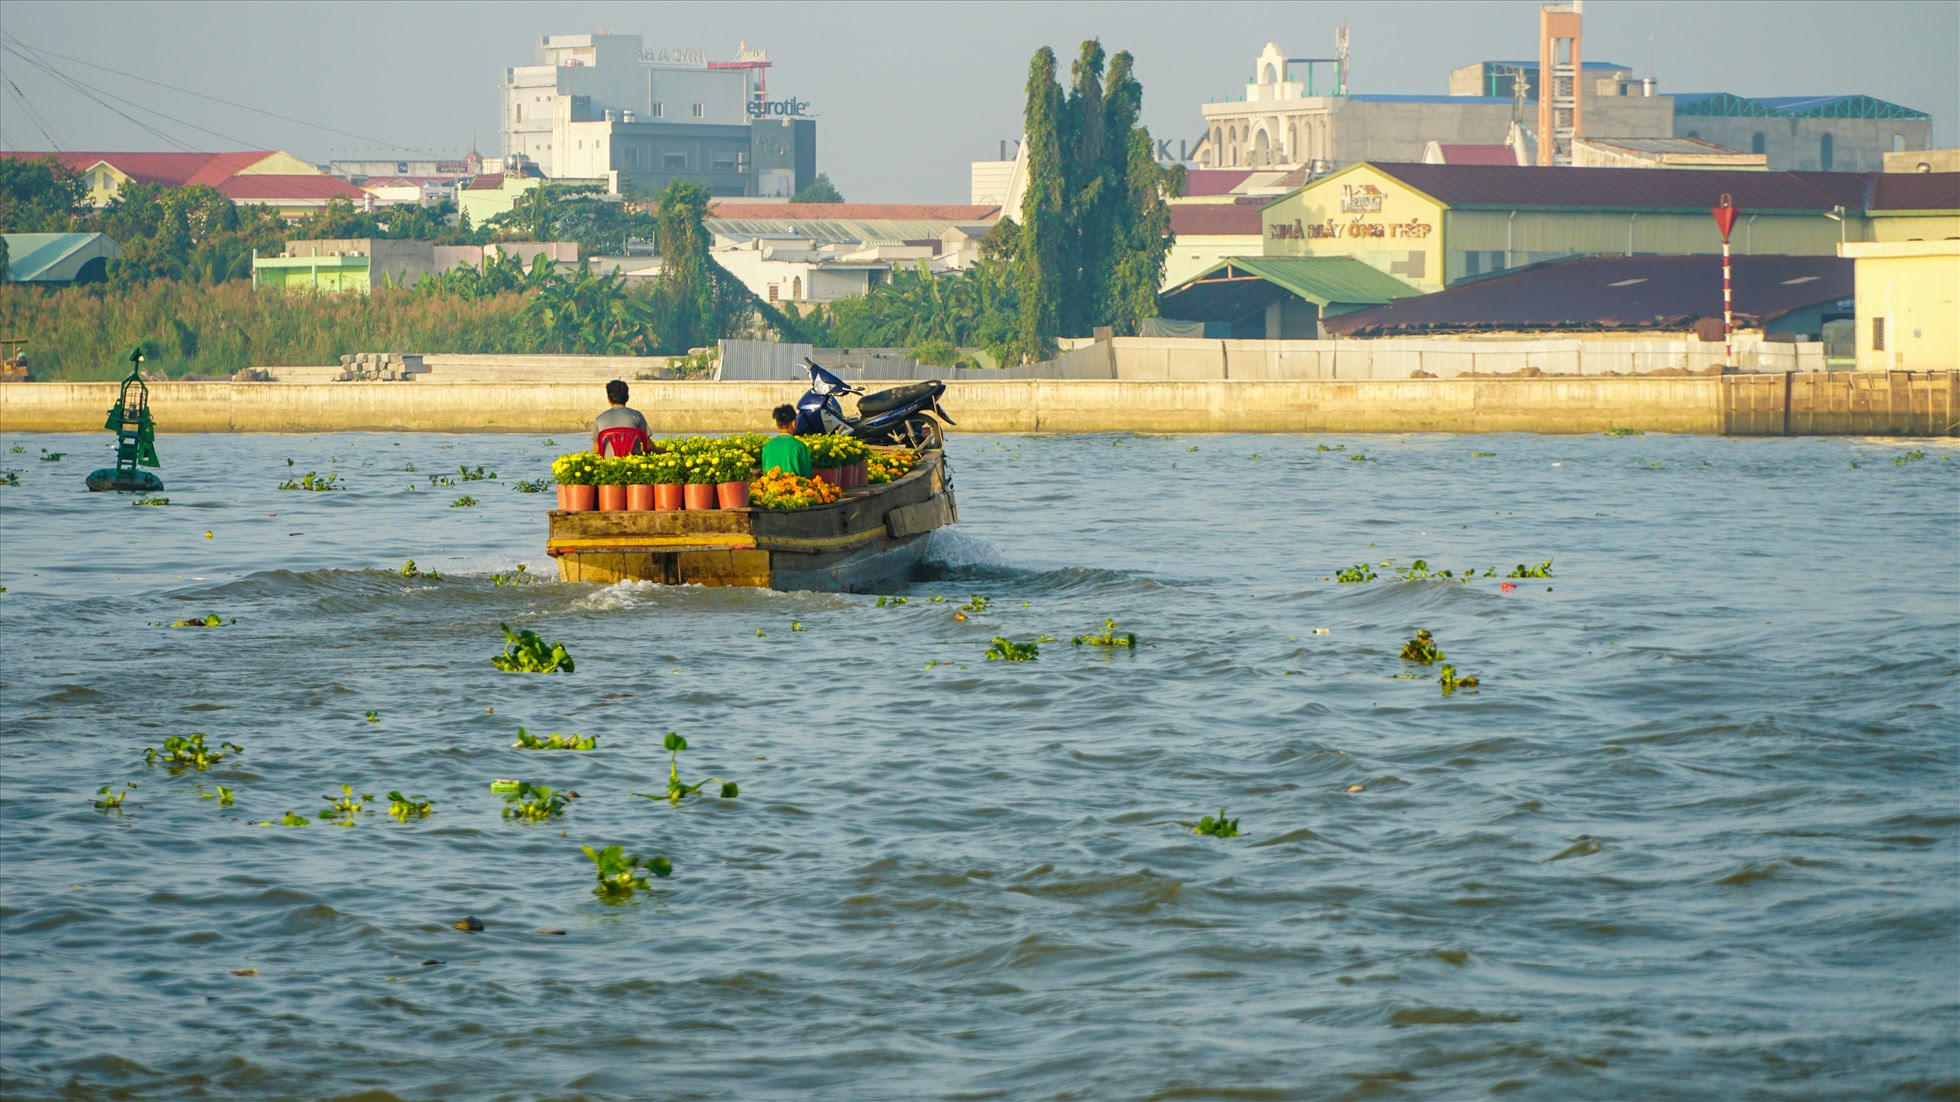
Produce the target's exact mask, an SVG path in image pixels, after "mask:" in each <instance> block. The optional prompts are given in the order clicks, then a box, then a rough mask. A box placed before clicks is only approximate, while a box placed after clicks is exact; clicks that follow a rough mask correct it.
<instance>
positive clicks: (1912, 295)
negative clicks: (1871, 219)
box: [1842, 238, 1960, 371]
mask: <svg viewBox="0 0 1960 1102" xmlns="http://www.w3.org/2000/svg"><path fill="white" fill-rule="evenodd" d="M1842 255H1844V256H1848V257H1850V258H1851V259H1852V260H1853V261H1855V262H1856V269H1855V271H1856V279H1857V287H1858V290H1857V314H1858V337H1857V342H1858V344H1857V362H1858V370H1860V371H1960V301H1956V300H1960V238H1946V239H1938V240H1930V241H1927V240H1919V241H1870V242H1851V243H1848V244H1846V245H1844V246H1843V249H1842Z"/></svg>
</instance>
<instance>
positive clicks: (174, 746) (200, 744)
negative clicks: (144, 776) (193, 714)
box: [143, 731, 245, 773]
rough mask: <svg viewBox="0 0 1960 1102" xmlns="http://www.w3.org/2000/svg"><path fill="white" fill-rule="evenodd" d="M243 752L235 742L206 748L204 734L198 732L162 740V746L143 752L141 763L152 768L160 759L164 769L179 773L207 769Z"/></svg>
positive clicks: (243, 749) (241, 747) (242, 748)
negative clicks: (187, 770)
mask: <svg viewBox="0 0 1960 1102" xmlns="http://www.w3.org/2000/svg"><path fill="white" fill-rule="evenodd" d="M244 752H245V748H244V747H243V746H240V745H238V744H237V743H235V742H221V743H219V744H218V745H217V746H206V745H205V744H204V733H203V732H202V731H200V732H198V733H196V734H193V735H190V736H188V737H187V736H184V735H171V736H170V737H169V738H166V739H164V740H163V745H162V746H152V747H150V748H149V749H148V750H145V751H143V761H144V762H145V763H146V764H149V765H152V766H154V765H155V764H157V760H158V759H162V761H163V767H164V768H165V769H168V770H170V771H171V772H172V773H181V772H183V771H184V770H186V769H198V770H203V769H209V768H210V767H212V766H214V765H216V764H218V763H219V762H221V761H223V760H225V759H226V758H227V757H230V756H231V755H232V754H242V753H244Z"/></svg>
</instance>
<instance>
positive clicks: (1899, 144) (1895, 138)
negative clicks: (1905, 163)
mask: <svg viewBox="0 0 1960 1102" xmlns="http://www.w3.org/2000/svg"><path fill="white" fill-rule="evenodd" d="M1905 151H1906V136H1905V135H1904V134H1894V135H1892V152H1894V153H1904V152H1905Z"/></svg>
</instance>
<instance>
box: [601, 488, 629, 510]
mask: <svg viewBox="0 0 1960 1102" xmlns="http://www.w3.org/2000/svg"><path fill="white" fill-rule="evenodd" d="M598 489H599V511H600V512H602V513H623V512H625V511H626V487H624V486H601V487H599V488H598Z"/></svg>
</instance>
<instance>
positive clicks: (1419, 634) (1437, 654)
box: [1402, 628, 1443, 666]
mask: <svg viewBox="0 0 1960 1102" xmlns="http://www.w3.org/2000/svg"><path fill="white" fill-rule="evenodd" d="M1442 657H1443V650H1442V648H1441V647H1438V646H1437V645H1436V637H1435V636H1433V635H1431V634H1429V632H1428V631H1427V630H1426V629H1423V628H1417V629H1416V637H1415V638H1414V639H1411V640H1409V641H1408V642H1406V643H1404V644H1402V661H1404V662H1415V663H1418V664H1420V665H1424V666H1433V665H1435V664H1436V662H1437V661H1438V660H1439V659H1441V658H1442Z"/></svg>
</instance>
